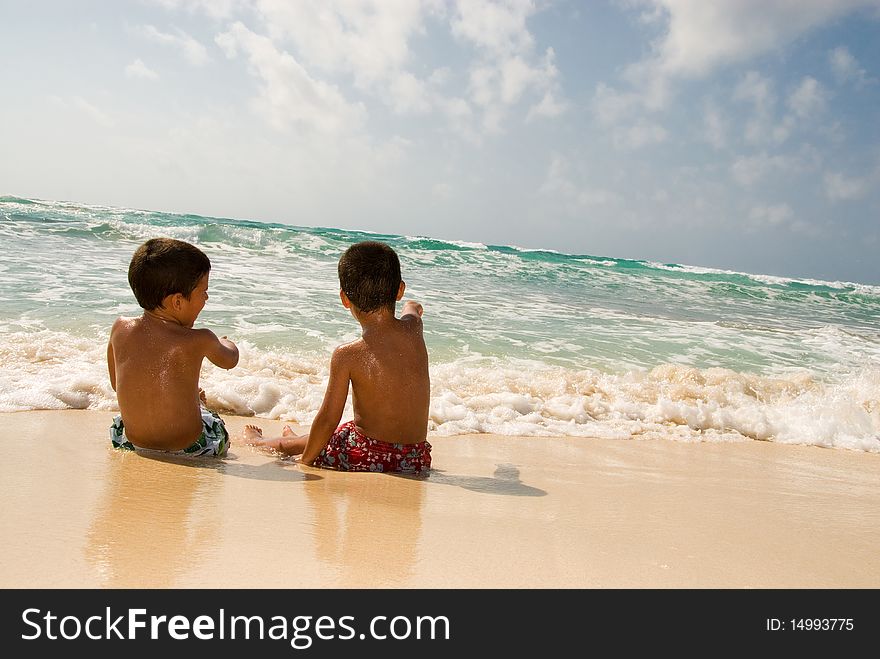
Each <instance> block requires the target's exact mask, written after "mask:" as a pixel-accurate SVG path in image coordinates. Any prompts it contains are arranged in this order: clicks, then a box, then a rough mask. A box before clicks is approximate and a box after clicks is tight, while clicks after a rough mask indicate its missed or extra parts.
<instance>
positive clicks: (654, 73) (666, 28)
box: [594, 0, 880, 132]
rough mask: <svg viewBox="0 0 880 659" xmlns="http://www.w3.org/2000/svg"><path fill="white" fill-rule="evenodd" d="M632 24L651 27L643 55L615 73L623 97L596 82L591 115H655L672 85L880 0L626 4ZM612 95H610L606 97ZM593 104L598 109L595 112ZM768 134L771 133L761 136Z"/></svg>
mask: <svg viewBox="0 0 880 659" xmlns="http://www.w3.org/2000/svg"><path fill="white" fill-rule="evenodd" d="M628 4H629V5H630V6H635V7H639V8H641V11H640V14H639V20H640V21H641V22H643V23H648V24H653V25H655V26H657V30H658V32H659V35H660V36H659V38H658V39H657V40H656V41H654V42H653V43H652V45H651V53H650V54H649V55H648V56H647V57H645V58H644V59H642V60H640V61H637V62H634V63H632V64H630V65H629V66H628V67H626V69H625V70H624V73H623V80H624V81H625V82H626V83H628V84H629V87H630V90H629V91H617V90H610V88H609V87H608V86H607V85H604V83H600V85H599V86H598V87H597V93H596V98H595V99H594V110H597V114H598V115H599V116H600V120H602V118H604V120H606V121H607V120H608V119H609V118H611V117H613V116H614V115H613V114H612V111H611V109H612V108H613V107H614V106H617V107H620V106H623V108H624V109H626V110H633V109H641V110H647V111H657V110H662V109H664V108H666V107H667V106H668V104H669V101H670V99H671V98H672V84H673V81H675V80H679V79H687V78H691V79H693V78H703V77H705V76H707V75H709V74H710V73H712V72H713V71H715V70H717V69H718V68H720V67H723V66H727V65H730V64H736V63H742V62H747V61H749V60H751V59H753V58H755V57H757V56H759V55H763V54H765V53H767V52H770V51H772V50H778V49H781V48H783V47H784V46H786V45H788V44H789V43H791V42H792V41H794V40H795V39H797V38H798V37H800V36H801V35H803V34H806V33H807V32H809V31H810V30H812V29H815V28H817V27H818V26H820V25H823V24H826V23H828V22H829V21H831V20H833V19H835V18H838V17H840V16H843V15H845V14H848V13H851V12H853V11H855V10H858V9H860V8H865V7H880V0H836V1H833V2H832V1H829V0H799V1H797V2H794V1H792V0H712V1H706V0H631V1H630V2H629V3H628ZM612 92H613V93H612ZM597 106H598V107H597ZM769 132H772V130H771V131H769Z"/></svg>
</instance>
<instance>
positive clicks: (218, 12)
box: [150, 0, 250, 19]
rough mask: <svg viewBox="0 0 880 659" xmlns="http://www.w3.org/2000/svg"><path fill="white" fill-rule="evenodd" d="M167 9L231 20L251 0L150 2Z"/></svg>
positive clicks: (157, 0)
mask: <svg viewBox="0 0 880 659" xmlns="http://www.w3.org/2000/svg"><path fill="white" fill-rule="evenodd" d="M150 1H151V2H153V3H155V4H157V5H160V6H162V7H165V8H166V9H174V10H176V9H185V10H187V11H188V12H190V13H193V14H194V13H197V12H204V13H205V14H207V15H208V16H210V17H211V18H215V19H221V18H229V17H230V16H232V15H233V14H234V13H235V12H236V11H238V9H239V8H240V7H242V6H245V5H248V4H250V3H249V0H150Z"/></svg>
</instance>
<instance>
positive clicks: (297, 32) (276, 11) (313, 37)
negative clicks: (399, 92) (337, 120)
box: [257, 0, 430, 89]
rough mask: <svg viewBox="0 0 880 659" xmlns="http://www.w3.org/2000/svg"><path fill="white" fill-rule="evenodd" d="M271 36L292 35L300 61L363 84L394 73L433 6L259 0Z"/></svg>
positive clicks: (394, 1)
mask: <svg viewBox="0 0 880 659" xmlns="http://www.w3.org/2000/svg"><path fill="white" fill-rule="evenodd" d="M257 8H258V10H259V12H260V14H261V15H262V18H263V20H264V22H265V24H266V27H267V30H268V31H269V35H270V36H271V37H272V38H273V39H275V40H279V41H283V40H284V39H290V40H291V41H292V42H293V44H294V46H295V49H296V52H297V54H298V56H299V57H300V58H301V59H302V61H303V62H304V63H305V64H307V65H309V66H312V67H317V68H319V69H321V70H322V71H324V72H326V73H349V74H351V75H352V76H353V78H354V81H355V84H356V85H357V86H358V87H359V88H361V89H372V88H373V87H374V86H375V85H377V84H380V83H386V82H387V81H388V80H391V79H394V78H396V77H397V76H398V75H399V73H400V72H401V71H403V70H405V68H406V66H407V64H408V63H409V61H410V59H411V57H412V53H411V52H410V48H409V40H410V38H411V37H412V36H413V35H415V34H421V33H423V32H424V25H423V22H424V19H425V16H426V13H427V12H428V11H429V9H430V5H429V4H426V3H423V2H418V1H415V0H363V1H361V2H351V1H350V0H297V2H289V1H287V0H261V1H260V2H258V3H257Z"/></svg>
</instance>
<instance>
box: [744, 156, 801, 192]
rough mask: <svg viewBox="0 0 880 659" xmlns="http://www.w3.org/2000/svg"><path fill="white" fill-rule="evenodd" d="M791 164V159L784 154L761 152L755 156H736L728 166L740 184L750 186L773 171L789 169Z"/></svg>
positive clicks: (761, 180) (762, 179)
mask: <svg viewBox="0 0 880 659" xmlns="http://www.w3.org/2000/svg"><path fill="white" fill-rule="evenodd" d="M792 164H793V163H792V159H791V158H788V157H786V156H768V155H767V154H766V153H761V154H758V155H757V156H743V157H740V158H737V159H736V160H734V161H733V164H732V165H731V166H730V173H731V175H732V176H733V178H734V180H735V181H736V182H737V183H739V184H740V185H742V186H751V185H754V184H755V183H758V182H763V181H764V179H766V178H767V176H769V175H770V174H771V173H773V172H780V171H786V170H788V169H790V168H791V167H792Z"/></svg>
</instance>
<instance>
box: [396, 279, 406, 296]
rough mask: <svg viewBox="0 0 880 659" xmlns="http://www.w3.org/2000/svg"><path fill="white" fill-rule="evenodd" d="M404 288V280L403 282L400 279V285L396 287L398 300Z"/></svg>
mask: <svg viewBox="0 0 880 659" xmlns="http://www.w3.org/2000/svg"><path fill="white" fill-rule="evenodd" d="M405 290H406V282H405V281H401V282H400V286H398V288H397V299H398V300H399V299H400V298H402V297H403V292H404V291H405Z"/></svg>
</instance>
